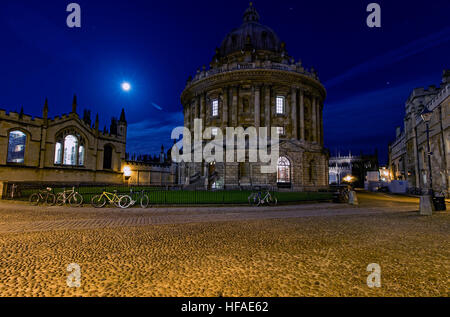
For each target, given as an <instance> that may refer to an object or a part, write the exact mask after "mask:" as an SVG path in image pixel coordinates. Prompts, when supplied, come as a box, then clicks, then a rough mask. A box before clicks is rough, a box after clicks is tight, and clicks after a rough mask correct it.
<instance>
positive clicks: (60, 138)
mask: <svg viewBox="0 0 450 317" xmlns="http://www.w3.org/2000/svg"><path fill="white" fill-rule="evenodd" d="M56 140H57V142H56V143H55V161H54V162H55V165H65V166H83V165H84V161H85V158H84V156H85V143H84V140H83V138H82V137H81V135H79V134H78V133H76V132H75V131H73V130H71V129H69V130H66V131H63V132H62V133H60V134H59V135H57V137H56Z"/></svg>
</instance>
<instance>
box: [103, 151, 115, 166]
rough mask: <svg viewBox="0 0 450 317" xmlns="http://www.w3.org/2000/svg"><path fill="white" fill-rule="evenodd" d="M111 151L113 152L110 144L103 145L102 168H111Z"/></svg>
mask: <svg viewBox="0 0 450 317" xmlns="http://www.w3.org/2000/svg"><path fill="white" fill-rule="evenodd" d="M112 153H113V148H112V146H111V145H105V148H104V151H103V169H105V170H109V169H112Z"/></svg>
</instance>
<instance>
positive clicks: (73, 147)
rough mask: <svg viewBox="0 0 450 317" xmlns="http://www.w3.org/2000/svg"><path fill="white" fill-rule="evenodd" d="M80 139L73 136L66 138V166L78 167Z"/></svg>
mask: <svg viewBox="0 0 450 317" xmlns="http://www.w3.org/2000/svg"><path fill="white" fill-rule="evenodd" d="M77 155H78V139H77V138H76V137H75V136H73V135H68V136H66V137H65V138H64V165H71V166H73V165H77Z"/></svg>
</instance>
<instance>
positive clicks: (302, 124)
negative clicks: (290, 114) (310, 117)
mask: <svg viewBox="0 0 450 317" xmlns="http://www.w3.org/2000/svg"><path fill="white" fill-rule="evenodd" d="M304 99H305V98H304V93H303V90H300V140H305V101H304Z"/></svg>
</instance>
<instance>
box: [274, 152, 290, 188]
mask: <svg viewBox="0 0 450 317" xmlns="http://www.w3.org/2000/svg"><path fill="white" fill-rule="evenodd" d="M277 165H278V172H277V182H278V183H290V182H291V163H290V162H289V160H288V159H287V158H286V157H284V156H282V157H280V158H279V159H278V163H277Z"/></svg>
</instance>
